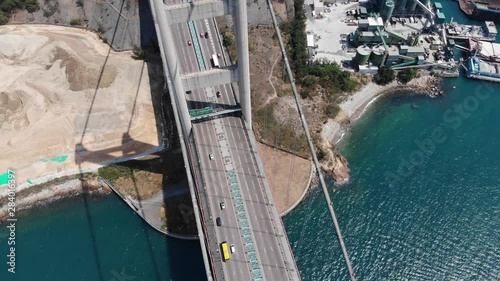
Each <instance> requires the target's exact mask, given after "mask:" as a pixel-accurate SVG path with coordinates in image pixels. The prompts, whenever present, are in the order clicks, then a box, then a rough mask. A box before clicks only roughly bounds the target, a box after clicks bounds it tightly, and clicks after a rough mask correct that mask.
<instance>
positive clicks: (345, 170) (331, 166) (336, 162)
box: [321, 145, 349, 184]
mask: <svg viewBox="0 0 500 281" xmlns="http://www.w3.org/2000/svg"><path fill="white" fill-rule="evenodd" d="M327 151H328V152H327V155H326V157H325V159H326V160H325V161H324V162H323V163H321V168H322V169H323V170H324V171H325V172H327V173H329V174H330V175H331V176H332V177H333V179H334V180H335V182H336V183H337V184H344V183H346V182H348V181H349V164H348V163H347V159H346V158H345V157H344V156H342V155H340V154H338V153H335V152H334V151H333V147H332V146H331V145H330V146H329V147H328V149H327Z"/></svg>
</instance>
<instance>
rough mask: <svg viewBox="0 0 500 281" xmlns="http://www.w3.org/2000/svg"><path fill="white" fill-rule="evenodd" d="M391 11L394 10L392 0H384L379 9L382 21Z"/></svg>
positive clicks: (389, 15) (387, 17)
mask: <svg viewBox="0 0 500 281" xmlns="http://www.w3.org/2000/svg"><path fill="white" fill-rule="evenodd" d="M392 12H394V2H393V1H392V0H387V1H385V3H384V5H383V6H382V9H381V10H380V16H381V17H382V19H383V20H384V21H387V20H389V19H390V18H391V17H392Z"/></svg>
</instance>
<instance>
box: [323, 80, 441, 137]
mask: <svg viewBox="0 0 500 281" xmlns="http://www.w3.org/2000/svg"><path fill="white" fill-rule="evenodd" d="M439 80H440V79H439V78H436V77H433V76H430V75H422V76H420V77H418V78H415V79H413V80H412V81H410V82H409V83H408V84H406V85H404V84H401V83H399V82H397V81H393V82H391V83H389V84H387V85H384V86H380V85H377V84H375V83H373V82H370V83H369V84H368V85H366V86H364V87H363V88H362V89H361V90H359V91H357V92H355V93H354V94H352V95H351V96H350V97H348V98H347V99H346V100H345V101H343V102H342V103H341V104H340V105H339V106H340V112H339V113H338V114H337V116H336V117H335V119H329V120H328V121H327V122H326V123H325V124H324V125H323V130H322V132H321V136H322V138H323V141H328V142H330V143H331V144H336V143H338V142H339V141H340V140H341V139H342V137H343V136H344V134H345V133H346V132H347V130H348V129H349V127H350V125H352V124H353V123H354V122H355V121H356V120H357V119H359V118H360V117H361V116H362V115H363V114H364V113H365V112H366V111H367V110H368V109H369V107H370V106H371V105H372V104H373V103H374V102H375V101H376V100H377V99H378V98H380V97H382V96H384V95H386V94H390V93H393V92H395V91H399V90H412V91H415V93H419V94H429V93H430V88H431V87H432V86H435V85H436V83H437V82H438V81H439Z"/></svg>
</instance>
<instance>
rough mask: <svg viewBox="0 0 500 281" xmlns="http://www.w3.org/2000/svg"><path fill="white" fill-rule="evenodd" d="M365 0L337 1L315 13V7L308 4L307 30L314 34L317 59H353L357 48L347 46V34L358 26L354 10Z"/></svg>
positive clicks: (338, 60)
mask: <svg viewBox="0 0 500 281" xmlns="http://www.w3.org/2000/svg"><path fill="white" fill-rule="evenodd" d="M362 3H363V2H354V3H347V2H344V1H337V3H333V4H331V5H330V4H328V5H325V6H324V12H323V13H317V12H315V13H314V17H313V10H314V9H313V7H312V6H310V5H306V7H305V11H306V16H307V22H306V24H307V26H306V31H307V33H308V34H313V35H314V38H315V40H314V44H315V45H316V48H314V50H315V53H316V54H315V56H314V58H315V59H327V60H330V61H335V62H337V63H339V64H340V63H341V61H343V60H351V59H352V58H353V57H354V55H355V50H354V49H352V48H351V50H349V49H350V48H349V47H348V46H347V35H348V34H349V33H351V32H354V31H355V30H356V28H357V27H358V25H357V21H354V15H348V14H351V12H352V11H353V10H356V9H358V7H359V5H360V4H361V5H362Z"/></svg>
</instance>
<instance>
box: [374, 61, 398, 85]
mask: <svg viewBox="0 0 500 281" xmlns="http://www.w3.org/2000/svg"><path fill="white" fill-rule="evenodd" d="M394 78H396V74H395V73H394V70H392V69H391V68H390V67H388V66H383V67H382V68H380V69H379V70H378V72H377V74H375V75H374V76H373V82H375V83H377V84H379V85H387V84H389V83H391V82H392V81H393V80H394Z"/></svg>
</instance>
